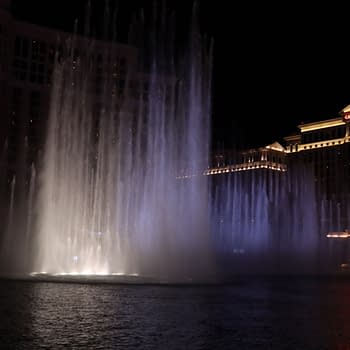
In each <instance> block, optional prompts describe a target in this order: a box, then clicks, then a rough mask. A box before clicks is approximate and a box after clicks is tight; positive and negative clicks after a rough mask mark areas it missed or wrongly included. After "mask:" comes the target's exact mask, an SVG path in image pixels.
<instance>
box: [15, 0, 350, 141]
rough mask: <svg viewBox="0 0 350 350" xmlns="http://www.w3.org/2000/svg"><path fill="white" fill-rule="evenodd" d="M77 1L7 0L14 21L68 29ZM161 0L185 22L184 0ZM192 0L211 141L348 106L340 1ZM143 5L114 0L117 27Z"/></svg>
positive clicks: (275, 129)
mask: <svg viewBox="0 0 350 350" xmlns="http://www.w3.org/2000/svg"><path fill="white" fill-rule="evenodd" d="M85 2H86V1H85V0H70V1H67V0H49V1H48V0H30V1H29V0H13V11H14V12H15V13H16V14H17V16H20V17H21V18H22V19H27V20H29V21H32V22H36V23H39V24H43V25H51V26H54V27H59V28H67V29H70V28H72V27H73V21H74V18H77V17H80V18H81V17H82V13H83V11H82V9H83V7H84V6H83V5H84V3H85ZM111 2H114V0H111ZM167 2H168V5H169V6H170V7H172V8H174V9H175V11H176V16H177V19H178V20H177V25H178V27H179V28H181V27H183V28H185V27H186V26H187V23H188V18H189V15H190V12H191V1H190V0H183V1H181V0H173V1H172V0H168V1H167ZM198 2H199V8H200V21H201V26H202V31H203V33H206V34H208V35H210V36H211V37H212V38H213V40H214V68H213V72H214V82H213V126H214V146H226V147H232V146H233V145H236V144H238V145H242V146H244V147H256V146H261V145H266V144H269V143H272V142H273V141H275V140H278V141H282V140H283V136H287V135H288V134H290V133H293V132H296V131H297V130H298V129H297V125H298V124H300V123H301V122H310V121H317V120H321V119H329V118H333V117H337V116H338V112H339V111H340V110H341V109H342V108H343V107H345V106H346V105H347V104H350V88H349V83H350V27H349V25H348V18H347V13H348V12H347V9H346V7H345V4H344V5H343V7H340V6H339V4H338V5H337V4H335V3H334V4H333V3H331V2H327V1H326V2H318V3H317V5H313V6H311V4H310V5H306V1H304V2H300V3H299V2H298V1H283V2H279V3H278V4H276V2H271V3H270V2H266V1H265V2H262V1H259V2H258V1H256V2H253V1H219V0H199V1H198ZM92 3H93V5H94V3H95V4H97V3H99V4H100V3H103V0H93V1H92ZM150 3H152V1H151V0H119V8H120V11H119V13H120V14H122V13H123V16H122V20H121V24H122V26H125V25H126V24H127V22H128V14H129V13H131V12H133V11H135V10H136V9H137V8H139V7H140V6H146V7H147V6H149V4H150ZM124 14H125V15H124ZM100 18H102V16H100Z"/></svg>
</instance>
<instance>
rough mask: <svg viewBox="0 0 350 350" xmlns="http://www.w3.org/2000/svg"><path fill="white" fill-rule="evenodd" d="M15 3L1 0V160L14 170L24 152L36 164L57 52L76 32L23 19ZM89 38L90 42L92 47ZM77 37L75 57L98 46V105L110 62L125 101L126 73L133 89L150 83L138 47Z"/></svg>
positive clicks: (92, 56) (91, 55) (93, 55)
mask: <svg viewBox="0 0 350 350" xmlns="http://www.w3.org/2000/svg"><path fill="white" fill-rule="evenodd" d="M10 5H11V1H10V0H0V94H1V95H0V115H1V125H0V150H1V153H0V162H1V163H2V164H4V163H7V166H8V169H7V172H9V173H12V172H14V169H15V168H17V167H18V163H19V162H22V163H23V159H22V160H19V159H18V158H19V157H20V156H23V155H25V157H26V163H31V162H33V161H34V160H35V158H36V155H37V153H38V152H39V151H40V149H41V146H42V143H43V141H44V135H45V132H43V129H45V128H46V124H45V122H46V120H47V117H48V111H49V105H50V93H51V85H52V73H53V70H54V64H55V55H56V53H59V54H60V53H63V52H64V50H65V44H66V42H67V40H68V38H69V37H72V34H71V33H65V32H62V31H58V30H55V29H50V28H46V27H41V26H38V25H35V24H30V23H26V22H23V21H18V20H16V18H14V17H13V16H12V14H11V12H10V7H11V6H10ZM88 40H89V45H90V46H89V45H87V41H88ZM75 41H76V42H75V45H74V47H75V49H74V54H73V55H74V57H76V58H77V59H78V58H79V57H82V56H83V55H84V54H86V50H87V48H88V47H91V45H93V50H92V52H89V58H90V59H93V60H95V61H96V65H95V70H94V71H93V73H92V74H93V75H94V79H93V80H94V82H95V86H94V91H93V95H94V102H95V104H96V105H97V106H98V104H99V98H100V97H101V88H100V87H101V85H102V84H103V76H102V75H103V73H104V72H105V67H106V66H109V67H110V70H111V74H114V75H115V76H116V80H117V82H118V84H117V85H118V86H117V89H116V93H117V94H119V95H120V99H122V98H123V97H122V96H123V94H124V93H125V90H126V74H127V72H128V74H130V75H133V76H134V77H132V78H130V76H129V79H130V81H132V80H134V81H133V82H132V83H130V85H129V88H130V89H136V88H137V89H144V88H145V86H147V83H148V78H147V76H146V75H141V74H138V73H137V59H138V51H137V49H136V48H135V47H132V46H128V45H123V44H115V43H110V42H104V41H99V40H95V41H93V40H92V39H87V38H85V37H82V36H76V38H75ZM111 50H113V52H115V55H114V56H113V60H112V61H111V60H108V59H109V58H108V57H107V55H106V52H107V51H111ZM102 67H103V70H102ZM143 79H144V80H145V82H143ZM145 89H147V87H146V88H145ZM5 154H6V156H5ZM4 158H7V159H4ZM9 178H10V176H9Z"/></svg>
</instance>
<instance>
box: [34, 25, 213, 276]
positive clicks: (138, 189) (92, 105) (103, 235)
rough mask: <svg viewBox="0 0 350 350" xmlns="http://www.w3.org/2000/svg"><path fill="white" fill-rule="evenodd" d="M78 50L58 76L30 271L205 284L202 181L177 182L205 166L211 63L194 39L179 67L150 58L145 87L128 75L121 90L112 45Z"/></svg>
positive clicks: (167, 55)
mask: <svg viewBox="0 0 350 350" xmlns="http://www.w3.org/2000/svg"><path fill="white" fill-rule="evenodd" d="M166 31H167V28H160V31H159V32H160V33H164V32H166ZM156 39H157V40H158V42H161V41H162V40H164V39H165V36H164V38H163V37H161V36H159V37H158V38H156ZM163 44H164V43H163V42H161V43H160V46H162V45H163ZM168 44H169V42H167V45H168ZM160 46H159V47H155V48H154V49H155V51H156V50H159V49H160V48H161V47H160ZM75 49H76V47H75V41H74V40H72V42H71V43H70V44H69V47H68V51H67V52H68V54H67V57H65V58H64V59H63V60H62V59H61V58H58V59H59V60H62V62H60V63H58V64H57V65H56V71H55V74H54V79H53V90H52V97H51V107H50V113H49V122H48V134H47V142H46V147H45V154H44V160H43V166H42V169H40V172H39V176H40V177H39V181H40V185H41V187H40V193H39V199H38V215H39V218H38V221H37V225H36V234H37V237H36V245H35V247H36V254H35V255H36V256H35V259H34V262H33V265H32V267H33V269H32V271H38V272H40V273H47V274H49V275H58V276H60V275H66V274H69V275H74V274H82V275H90V274H92V275H105V274H106V275H124V274H125V275H141V276H152V277H156V278H159V279H160V280H186V279H190V280H195V279H196V278H199V279H200V278H202V277H203V276H207V275H208V272H210V266H211V262H210V261H211V259H210V232H209V217H208V201H207V198H208V183H207V178H206V177H204V176H196V177H194V178H192V179H191V180H188V179H186V177H183V176H182V175H184V174H185V175H198V174H200V173H201V172H202V171H203V169H204V168H205V167H206V165H207V162H208V150H209V135H210V131H209V124H210V123H209V116H210V70H211V66H210V53H208V52H206V51H205V49H204V48H203V47H202V44H201V39H200V37H199V34H198V33H197V32H196V31H193V32H192V35H191V40H190V47H189V50H188V52H187V53H185V54H184V56H183V57H182V58H181V59H180V60H179V62H181V63H179V65H177V64H175V63H174V58H175V57H174V56H173V54H172V48H170V49H169V51H168V52H166V51H162V52H163V53H162V55H161V56H159V55H155V54H154V55H153V54H152V56H151V60H150V74H149V75H148V76H147V82H146V83H147V91H145V90H144V89H143V88H142V87H143V86H144V85H146V83H144V81H142V80H141V78H140V77H141V74H139V75H138V73H136V74H135V72H134V71H133V70H132V69H130V70H129V71H127V72H126V76H125V86H124V90H123V92H122V93H121V94H119V93H118V91H117V88H116V87H117V86H118V84H119V83H120V81H119V80H118V79H120V78H119V77H120V71H119V68H120V67H119V66H118V62H119V61H118V59H119V56H118V53H119V52H118V47H117V46H115V47H114V46H113V45H110V46H108V47H107V46H106V48H105V49H104V51H103V52H99V53H98V54H97V53H96V51H97V50H96V48H95V47H94V43H89V44H86V46H85V47H84V50H85V58H81V57H78V56H76V55H75V53H76V51H75ZM162 49H165V47H162ZM158 52H159V51H158ZM148 58H149V57H148ZM97 61H98V63H96V62H97ZM164 67H165V68H166V70H165V69H164ZM97 70H98V73H97ZM96 74H99V76H100V77H102V80H101V81H100V82H99V83H96ZM138 84H139V85H138ZM96 89H99V90H100V94H93V93H92V90H95V91H96Z"/></svg>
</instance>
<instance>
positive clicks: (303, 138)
mask: <svg viewBox="0 0 350 350" xmlns="http://www.w3.org/2000/svg"><path fill="white" fill-rule="evenodd" d="M349 121H350V106H347V107H345V108H344V109H343V110H342V111H341V112H340V116H339V117H337V118H333V119H328V120H323V121H319V122H313V123H305V124H301V125H299V126H298V128H299V130H300V133H299V134H297V135H292V136H288V137H285V138H284V140H285V141H286V151H287V154H288V159H289V163H293V162H296V161H302V162H303V163H305V164H309V165H312V168H313V170H314V176H315V181H316V183H317V187H318V188H319V190H320V191H321V192H322V193H323V194H325V195H327V196H328V197H329V196H336V197H337V198H342V197H344V196H345V195H347V194H349V193H350V132H349V131H350V129H349V127H350V126H349Z"/></svg>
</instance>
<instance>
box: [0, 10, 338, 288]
mask: <svg viewBox="0 0 350 350" xmlns="http://www.w3.org/2000/svg"><path fill="white" fill-rule="evenodd" d="M194 15H196V11H194ZM194 17H195V16H194ZM164 18H165V17H163V19H164ZM159 22H160V23H158V21H155V22H154V23H155V25H156V27H155V28H153V30H152V31H151V32H152V37H151V40H150V41H147V42H146V41H141V44H140V43H139V51H138V54H139V61H140V62H141V63H140V65H136V63H135V62H134V63H133V64H131V65H129V66H128V67H125V62H124V64H122V59H121V53H120V52H119V50H120V47H121V46H120V45H118V44H115V43H109V44H103V45H102V46H101V45H100V44H99V43H98V42H97V41H94V40H88V39H86V38H85V39H82V38H80V37H79V36H76V35H73V36H72V37H71V38H70V39H69V40H68V41H67V42H65V45H64V46H62V47H61V49H62V50H59V51H58V53H57V55H56V64H55V71H54V75H53V85H52V93H51V103H50V110H49V115H48V123H47V133H46V141H45V147H44V154H43V156H42V158H40V159H39V161H38V162H37V163H36V164H35V165H34V164H31V166H30V167H29V170H28V168H26V167H24V166H23V165H24V164H26V154H27V152H28V150H27V149H26V148H27V144H26V143H24V147H23V148H24V149H23V150H21V155H22V156H21V157H20V161H19V163H20V165H19V166H18V168H19V171H18V173H16V174H15V175H14V176H13V177H12V178H11V179H10V181H9V183H8V184H7V186H3V188H5V187H6V188H7V194H6V195H5V198H8V205H7V208H6V210H4V209H3V208H1V209H2V213H5V214H4V215H3V217H6V220H5V221H6V222H5V223H4V224H3V227H4V230H3V231H4V233H3V234H2V241H1V261H2V264H1V267H2V269H1V273H2V274H3V275H4V274H5V275H11V276H28V275H31V276H32V277H34V278H44V279H48V278H50V279H51V278H53V279H55V280H58V279H60V280H62V279H67V278H68V279H69V280H71V279H72V278H73V279H76V278H83V279H85V280H86V279H88V278H92V279H94V280H95V279H96V278H97V279H99V280H101V279H106V278H112V280H117V281H127V282H131V281H156V282H198V281H206V282H208V281H215V280H216V278H217V277H218V275H216V274H217V272H218V271H217V270H216V268H215V263H214V261H215V258H216V259H218V261H219V262H221V265H220V267H219V269H220V271H221V272H224V274H225V275H226V273H228V274H229V275H230V274H231V273H234V274H236V273H238V272H251V271H253V272H259V271H260V272H261V271H263V272H266V271H269V272H271V271H273V272H290V271H292V272H306V271H310V272H314V271H319V270H320V269H321V267H322V266H321V265H322V264H320V262H323V261H326V260H325V259H323V258H324V257H326V255H325V252H327V247H328V246H327V244H326V243H325V242H324V241H323V240H322V239H320V236H321V234H320V232H326V231H327V230H329V229H330V228H333V227H336V228H337V230H341V228H340V227H339V226H340V212H341V210H340V209H339V210H336V211H335V212H334V210H333V209H334V207H335V206H334V201H335V200H332V199H326V198H323V197H320V196H319V195H318V193H317V189H316V187H315V183H314V175H313V172H312V171H310V169H307V168H305V167H302V166H299V165H298V166H296V167H295V168H290V169H289V170H288V172H280V173H278V172H274V173H273V172H271V171H269V170H260V171H253V172H241V173H239V172H237V173H232V174H225V175H219V176H217V177H215V176H213V177H209V176H204V170H205V169H207V167H208V165H209V149H210V110H211V105H210V99H211V96H210V84H211V49H210V48H208V47H207V46H206V44H207V43H206V42H205V41H203V40H202V38H201V37H200V35H199V31H198V28H197V26H196V21H195V20H194V21H193V23H194V24H193V26H192V28H191V31H190V34H191V35H190V40H189V46H188V47H187V51H185V53H183V54H182V55H180V57H179V56H177V55H175V50H174V48H175V46H174V38H173V34H174V32H173V29H172V28H170V27H168V26H167V24H166V22H165V21H159ZM157 26H158V27H157ZM136 37H139V35H136ZM146 43H151V45H150V46H148V47H147V45H145V44H146ZM150 47H151V50H150ZM140 48H142V49H140ZM145 48H146V49H145ZM144 49H145V50H144ZM140 66H142V67H143V68H144V67H145V66H146V67H148V71H147V72H143V73H141V71H140V70H139V67H140ZM6 147H7V146H6ZM6 147H5V148H4V152H3V154H6V152H7V148H6ZM3 188H2V189H3ZM3 192H6V191H3ZM324 217H330V218H332V219H331V222H330V221H327V223H324V222H322V218H324ZM320 218H321V220H320ZM321 256H322V259H320V257H321ZM326 263H327V261H326ZM322 268H323V267H322Z"/></svg>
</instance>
